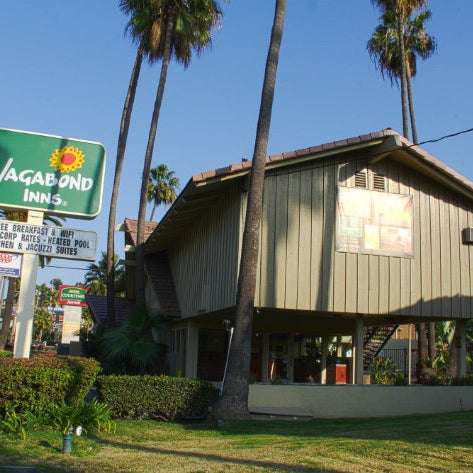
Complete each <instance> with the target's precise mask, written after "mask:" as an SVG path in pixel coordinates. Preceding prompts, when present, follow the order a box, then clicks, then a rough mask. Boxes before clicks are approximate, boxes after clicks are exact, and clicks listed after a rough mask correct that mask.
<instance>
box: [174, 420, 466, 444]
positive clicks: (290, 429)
mask: <svg viewBox="0 0 473 473" xmlns="http://www.w3.org/2000/svg"><path fill="white" fill-rule="evenodd" d="M180 425H181V426H182V427H183V428H185V429H186V430H191V431H192V430H196V431H199V430H208V431H218V432H221V433H222V435H234V436H238V435H249V434H250V435H265V436H267V435H275V436H278V437H284V436H288V437H299V438H304V437H309V438H347V439H359V440H386V441H388V440H390V441H406V442H407V441H408V442H416V443H427V444H432V445H443V446H457V447H462V446H467V447H471V445H472V444H473V411H466V412H456V413H449V414H435V415H425V414H422V415H410V416H402V417H384V418H374V417H373V418H361V419H356V418H354V419H313V420H304V421H298V420H277V419H274V420H248V421H225V422H224V423H223V427H221V428H217V426H216V422H211V421H209V420H207V421H206V422H200V423H190V422H189V423H180Z"/></svg>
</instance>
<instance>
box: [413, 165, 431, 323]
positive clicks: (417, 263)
mask: <svg viewBox="0 0 473 473" xmlns="http://www.w3.org/2000/svg"><path fill="white" fill-rule="evenodd" d="M409 182H410V194H411V195H412V196H413V200H412V205H413V228H412V231H413V235H412V238H413V245H414V258H410V260H409V263H410V282H411V287H410V293H411V297H410V299H411V309H410V313H411V315H420V314H421V310H422V307H421V301H422V287H421V285H422V271H421V264H422V256H421V249H422V243H421V232H422V224H421V218H422V195H423V194H422V193H421V192H420V190H419V189H420V183H419V176H418V175H417V174H413V173H409ZM429 248H430V240H429ZM429 287H430V286H429Z"/></svg>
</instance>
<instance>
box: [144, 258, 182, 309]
mask: <svg viewBox="0 0 473 473" xmlns="http://www.w3.org/2000/svg"><path fill="white" fill-rule="evenodd" d="M145 271H146V274H147V275H148V279H149V281H150V282H151V285H152V287H153V289H154V291H155V293H156V296H157V298H158V301H159V306H160V309H161V312H162V315H163V316H164V317H168V318H179V317H180V316H181V311H180V309H179V303H178V300H177V295H176V289H175V287H174V280H173V277H172V273H171V268H170V267H169V263H168V260H167V256H166V253H165V252H164V251H161V252H159V253H155V254H150V255H147V256H146V257H145Z"/></svg>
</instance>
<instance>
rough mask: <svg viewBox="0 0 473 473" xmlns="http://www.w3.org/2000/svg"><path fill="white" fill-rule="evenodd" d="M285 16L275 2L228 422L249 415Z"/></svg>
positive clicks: (225, 398) (223, 403)
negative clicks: (263, 226)
mask: <svg viewBox="0 0 473 473" xmlns="http://www.w3.org/2000/svg"><path fill="white" fill-rule="evenodd" d="M285 12H286V0H276V8H275V14H274V21H273V27H272V32H271V42H270V46H269V51H268V56H267V59H266V70H265V74H264V83H263V91H262V96H261V105H260V111H259V118H258V126H257V130H256V140H255V148H254V153H253V163H252V168H251V175H250V185H249V190H248V204H247V209H246V220H245V228H244V232H243V245H242V251H241V260H240V273H239V277H238V290H237V302H236V309H235V330H234V335H233V343H232V345H231V348H230V354H229V359H228V370H227V376H226V380H225V385H224V386H223V392H222V398H221V399H220V403H219V406H218V408H217V414H218V415H220V416H222V417H227V418H242V417H243V418H244V417H247V416H248V414H249V413H248V376H249V372H250V356H251V355H250V354H251V335H252V331H253V311H254V297H255V289H256V267H257V261H258V248H259V228H260V221H261V214H262V211H263V185H264V172H265V160H266V153H267V148H268V138H269V130H270V124H271V112H272V106H273V98H274V88H275V84H276V73H277V67H278V60H279V49H280V45H281V40H282V34H283V29H284V16H285Z"/></svg>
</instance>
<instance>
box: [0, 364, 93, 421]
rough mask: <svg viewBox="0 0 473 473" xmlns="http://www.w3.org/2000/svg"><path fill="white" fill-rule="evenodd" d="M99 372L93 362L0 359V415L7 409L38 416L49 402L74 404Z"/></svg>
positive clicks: (85, 392) (83, 394)
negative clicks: (28, 412)
mask: <svg viewBox="0 0 473 473" xmlns="http://www.w3.org/2000/svg"><path fill="white" fill-rule="evenodd" d="M99 372H100V364H99V363H98V362H97V361H96V360H94V359H87V358H78V357H70V356H65V357H42V356H35V357H32V358H29V359H14V358H8V357H0V415H3V414H4V413H5V411H6V409H7V408H8V407H13V408H14V409H15V411H16V412H23V411H26V410H28V411H30V412H32V413H39V412H40V411H41V409H43V408H44V407H45V406H46V405H47V404H49V403H51V402H53V403H58V404H60V403H61V402H62V401H65V402H67V403H68V404H69V405H77V404H78V403H80V402H81V401H82V400H83V399H84V397H85V396H86V395H87V393H88V392H89V390H90V388H91V387H92V385H93V384H94V381H95V378H96V376H97V374H98V373H99Z"/></svg>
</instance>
